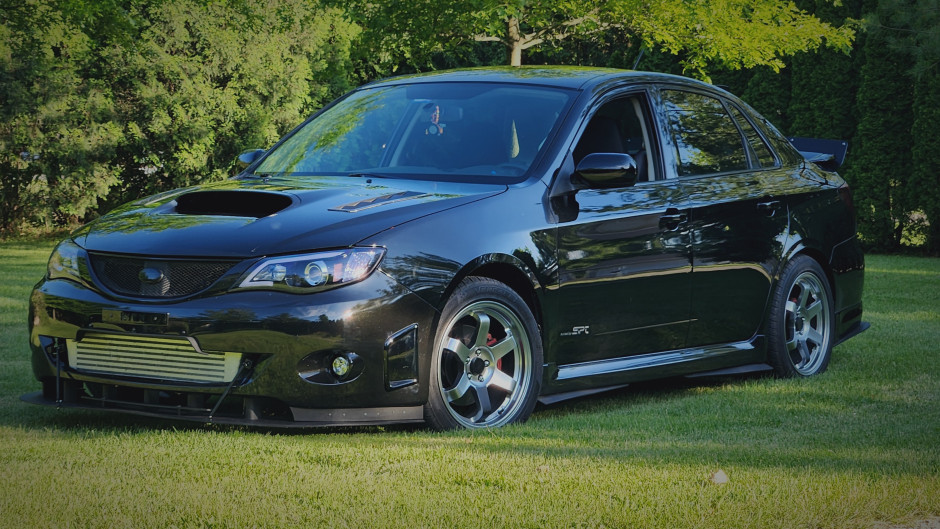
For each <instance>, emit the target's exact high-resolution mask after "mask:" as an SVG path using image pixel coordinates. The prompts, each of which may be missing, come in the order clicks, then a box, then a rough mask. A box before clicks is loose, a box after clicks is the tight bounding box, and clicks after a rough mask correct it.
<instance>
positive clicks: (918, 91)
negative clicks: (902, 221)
mask: <svg viewBox="0 0 940 529" xmlns="http://www.w3.org/2000/svg"><path fill="white" fill-rule="evenodd" d="M938 123H940V67H934V68H932V69H929V70H926V71H925V72H924V73H923V74H921V75H920V76H919V77H918V78H917V82H916V84H915V86H914V123H913V126H912V128H911V136H912V137H913V145H912V146H911V155H912V158H913V165H914V168H913V172H912V177H911V181H910V182H909V183H908V184H907V185H908V187H909V191H910V193H911V195H913V200H914V201H916V202H915V203H916V205H917V206H918V208H919V211H921V212H923V216H922V217H923V218H921V216H919V215H916V214H915V215H913V216H912V223H913V224H914V225H915V228H921V229H922V231H924V232H925V235H926V241H925V245H926V247H927V250H928V251H930V252H931V253H933V254H940V135H938V134H937V124H938Z"/></svg>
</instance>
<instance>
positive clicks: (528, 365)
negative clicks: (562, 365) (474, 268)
mask: <svg viewBox="0 0 940 529" xmlns="http://www.w3.org/2000/svg"><path fill="white" fill-rule="evenodd" d="M541 377H542V346H541V338H540V335H539V330H538V325H537V324H536V322H535V318H534V317H533V316H532V312H531V311H530V310H529V307H528V306H527V305H526V304H525V302H524V301H523V300H522V298H521V297H519V295H518V294H516V293H515V292H514V291H513V290H512V289H510V288H509V287H507V286H506V285H504V284H502V283H500V282H498V281H495V280H492V279H488V278H482V277H470V278H467V279H466V280H464V281H463V282H462V283H461V284H460V285H459V286H458V287H457V290H456V291H455V292H454V294H453V296H451V298H450V300H449V301H448V302H447V305H445V307H444V311H443V312H442V314H441V320H440V324H439V326H438V329H437V334H436V337H435V346H434V356H433V358H432V363H431V388H430V392H429V395H428V403H427V405H426V406H425V420H426V421H427V422H428V424H430V425H431V426H432V427H434V428H436V429H441V430H443V429H454V428H490V427H495V426H502V425H504V424H509V423H512V422H521V421H524V420H526V418H528V416H529V415H530V414H531V413H532V410H533V409H534V408H535V402H536V399H537V398H538V394H539V387H540V383H541Z"/></svg>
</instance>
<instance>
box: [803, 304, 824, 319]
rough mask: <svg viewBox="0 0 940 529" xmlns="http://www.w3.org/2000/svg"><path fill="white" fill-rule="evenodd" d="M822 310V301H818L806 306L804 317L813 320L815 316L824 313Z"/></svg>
mask: <svg viewBox="0 0 940 529" xmlns="http://www.w3.org/2000/svg"><path fill="white" fill-rule="evenodd" d="M822 311H823V304H822V302H820V301H816V302H814V303H813V304H812V305H810V306H808V307H806V310H805V311H804V316H803V317H804V318H806V319H807V320H812V319H813V318H815V317H817V316H819V315H820V314H822Z"/></svg>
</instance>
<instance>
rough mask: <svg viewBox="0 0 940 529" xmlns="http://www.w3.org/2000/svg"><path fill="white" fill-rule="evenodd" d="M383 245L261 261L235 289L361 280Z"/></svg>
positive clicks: (316, 286)
mask: <svg viewBox="0 0 940 529" xmlns="http://www.w3.org/2000/svg"><path fill="white" fill-rule="evenodd" d="M383 255H385V249H384V248H349V249H346V250H337V251H333V252H319V253H311V254H304V255H291V256H287V257H271V258H268V259H264V260H262V261H261V262H260V263H258V264H257V265H255V267H254V268H252V269H251V270H250V271H249V272H248V273H247V274H245V275H244V276H242V280H241V281H240V282H239V283H238V287H237V288H239V289H243V288H252V289H268V290H286V291H288V292H298V293H305V292H318V291H321V290H327V289H329V288H334V287H337V286H341V285H348V284H350V283H355V282H356V281H362V280H363V279H365V278H367V277H369V275H370V274H371V273H372V272H373V271H374V270H375V267H376V266H378V264H379V261H381V260H382V256H383Z"/></svg>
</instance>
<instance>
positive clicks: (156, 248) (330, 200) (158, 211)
mask: <svg viewBox="0 0 940 529" xmlns="http://www.w3.org/2000/svg"><path fill="white" fill-rule="evenodd" d="M505 190H506V186H504V185H492V184H464V183H445V182H429V181H421V180H391V179H382V180H379V179H375V180H372V179H367V178H361V177H290V178H270V179H264V180H261V179H242V180H228V181H225V182H219V183H216V184H209V185H204V186H197V187H192V188H186V189H178V190H174V191H169V192H166V193H162V194H159V195H154V196H152V197H148V198H145V199H143V200H139V201H136V202H132V203H130V204H127V205H125V206H122V207H120V208H118V209H116V210H115V211H112V212H111V213H109V214H108V215H105V216H103V217H101V218H100V219H98V220H96V221H94V222H92V223H90V224H88V225H87V226H85V227H84V228H82V229H81V230H79V231H78V232H77V233H76V234H75V235H74V239H75V241H76V242H77V243H78V244H79V245H81V246H83V247H84V248H85V249H87V250H91V251H99V252H112V253H122V254H135V255H154V256H165V257H185V256H213V257H251V256H264V255H275V254H287V253H292V252H301V251H308V250H315V249H324V248H342V247H347V246H350V245H353V244H355V243H357V242H358V241H361V240H362V239H364V238H366V237H369V236H370V235H373V234H376V233H378V232H380V231H383V230H387V229H389V228H392V227H394V226H397V225H400V224H403V223H405V222H408V221H411V220H414V219H418V218H421V217H425V216H427V215H432V214H434V213H437V212H440V211H443V210H446V209H450V208H453V207H457V206H460V205H462V204H466V203H469V202H474V201H477V200H482V199H485V198H487V197H490V196H493V195H496V194H499V193H501V192H503V191H505Z"/></svg>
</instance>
